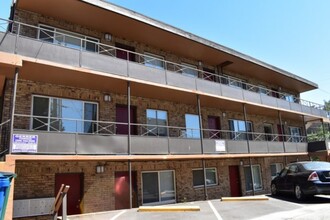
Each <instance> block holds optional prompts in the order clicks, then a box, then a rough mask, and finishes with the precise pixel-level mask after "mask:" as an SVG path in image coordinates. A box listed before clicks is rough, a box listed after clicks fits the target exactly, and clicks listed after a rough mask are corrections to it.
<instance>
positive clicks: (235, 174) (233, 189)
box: [229, 166, 242, 197]
mask: <svg viewBox="0 0 330 220" xmlns="http://www.w3.org/2000/svg"><path fill="white" fill-rule="evenodd" d="M229 182H230V195H231V196H233V197H237V196H241V195H242V192H241V181H240V178H239V167H238V166H229Z"/></svg>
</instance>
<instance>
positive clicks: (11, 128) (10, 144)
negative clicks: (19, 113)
mask: <svg viewBox="0 0 330 220" xmlns="http://www.w3.org/2000/svg"><path fill="white" fill-rule="evenodd" d="M18 73H19V69H18V68H17V67H16V69H15V76H14V89H13V98H12V104H11V119H10V143H9V154H11V151H12V145H13V133H14V117H15V104H16V92H17V80H18Z"/></svg>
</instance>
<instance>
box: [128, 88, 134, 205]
mask: <svg viewBox="0 0 330 220" xmlns="http://www.w3.org/2000/svg"><path fill="white" fill-rule="evenodd" d="M127 121H128V122H127V126H128V136H127V149H128V155H131V83H130V82H127ZM128 176H129V208H130V209H131V208H132V207H133V205H132V164H131V160H128Z"/></svg>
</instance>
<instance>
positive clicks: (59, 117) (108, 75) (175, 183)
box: [0, 0, 329, 219]
mask: <svg viewBox="0 0 330 220" xmlns="http://www.w3.org/2000/svg"><path fill="white" fill-rule="evenodd" d="M1 22H2V25H1V27H2V30H1V32H0V39H1V41H0V79H1V80H0V82H1V83H0V85H1V88H2V89H1V90H0V91H1V99H2V105H1V113H2V114H1V115H2V118H1V121H2V124H1V148H2V150H1V151H2V156H3V157H4V162H3V163H2V164H1V166H2V168H3V169H7V170H9V171H12V172H15V173H16V174H17V178H16V179H15V184H14V187H13V188H12V191H13V193H12V195H11V198H10V201H9V209H8V210H7V218H8V219H11V217H13V218H20V217H25V218H24V219H29V218H30V219H36V218H37V219H47V218H49V210H50V208H49V207H50V206H51V204H52V202H53V201H54V197H55V196H56V193H57V191H58V189H59V188H60V186H61V184H63V183H64V184H68V185H70V190H69V192H68V214H79V213H90V212H100V211H109V210H115V209H123V208H130V207H137V206H141V205H155V204H166V203H177V202H185V201H195V200H203V199H218V198H220V197H222V196H242V195H243V196H244V195H252V194H264V193H269V191H270V189H269V185H270V181H271V179H272V178H273V177H274V176H275V175H276V173H277V172H279V171H280V169H281V168H282V167H283V166H285V165H286V164H287V163H288V162H291V161H297V160H309V159H310V157H311V155H312V156H317V157H318V158H319V159H322V160H328V155H329V151H328V149H329V148H328V143H327V142H326V141H325V139H324V140H322V141H319V142H317V143H315V142H311V143H308V140H307V135H306V126H305V125H306V124H307V123H312V122H316V121H317V122H320V123H322V124H323V125H324V124H326V123H329V118H328V112H326V111H325V110H324V109H323V107H322V106H321V105H319V104H316V103H312V102H309V101H305V100H302V99H300V93H302V92H306V91H310V90H313V89H316V88H317V85H316V84H315V83H313V82H311V81H308V80H306V79H303V78H301V77H299V76H297V75H294V74H292V73H289V72H287V71H285V70H282V69H279V68H277V67H274V66H272V65H269V64H267V63H264V62H262V61H260V60H257V59H254V58H252V57H250V56H248V55H245V54H242V53H240V52H237V51H234V50H232V49H230V48H227V47H224V46H222V45H219V44H217V43H215V42H211V41H209V40H207V39H203V38H201V37H198V36H196V35H194V34H191V33H188V32H185V31H183V30H180V29H178V28H175V27H173V26H170V25H168V24H164V23H162V22H160V21H157V20H154V19H152V18H149V17H146V16H144V15H142V14H139V13H137V12H133V11H130V10H128V9H125V8H121V7H119V6H116V5H113V4H110V3H108V2H105V1H101V0H75V1H72V0H70V1H69V0H48V1H43V0H17V1H16V2H14V4H13V7H12V9H11V17H10V18H9V20H7V19H2V20H1ZM36 216H38V217H36Z"/></svg>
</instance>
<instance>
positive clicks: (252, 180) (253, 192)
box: [243, 103, 255, 195]
mask: <svg viewBox="0 0 330 220" xmlns="http://www.w3.org/2000/svg"><path fill="white" fill-rule="evenodd" d="M243 114H244V122H245V129H246V130H247V128H248V123H247V117H246V106H245V103H243ZM246 143H247V148H248V154H249V166H250V172H251V183H252V194H253V195H255V191H254V179H253V169H252V160H251V151H250V140H249V135H248V132H246Z"/></svg>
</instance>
